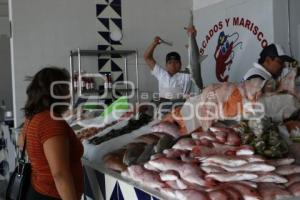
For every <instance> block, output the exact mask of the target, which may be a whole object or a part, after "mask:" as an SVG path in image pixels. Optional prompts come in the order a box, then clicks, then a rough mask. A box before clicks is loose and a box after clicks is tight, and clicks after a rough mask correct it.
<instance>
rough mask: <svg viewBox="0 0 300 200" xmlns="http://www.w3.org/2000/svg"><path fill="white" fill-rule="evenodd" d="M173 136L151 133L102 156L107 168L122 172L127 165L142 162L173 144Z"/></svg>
mask: <svg viewBox="0 0 300 200" xmlns="http://www.w3.org/2000/svg"><path fill="white" fill-rule="evenodd" d="M174 141H175V138H174V137H172V136H171V135H168V134H166V133H151V134H146V135H142V136H140V137H138V138H136V139H135V140H134V141H133V142H132V143H130V144H127V145H125V146H124V147H122V148H121V149H119V150H117V151H114V152H112V153H109V154H107V155H105V156H104V158H103V161H104V164H105V166H106V167H107V168H109V169H112V170H114V171H119V172H122V171H124V170H125V169H127V166H131V165H133V164H144V163H145V162H147V161H149V160H150V157H151V156H152V155H153V154H155V153H161V152H162V151H163V150H165V149H169V148H171V147H172V146H173V144H174Z"/></svg>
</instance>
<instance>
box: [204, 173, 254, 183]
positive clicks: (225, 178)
mask: <svg viewBox="0 0 300 200" xmlns="http://www.w3.org/2000/svg"><path fill="white" fill-rule="evenodd" d="M257 177H258V176H257V175H256V174H253V173H247V172H219V173H211V174H208V175H206V176H205V178H206V179H207V178H212V179H214V180H217V181H220V182H232V181H248V180H252V179H255V178H257Z"/></svg>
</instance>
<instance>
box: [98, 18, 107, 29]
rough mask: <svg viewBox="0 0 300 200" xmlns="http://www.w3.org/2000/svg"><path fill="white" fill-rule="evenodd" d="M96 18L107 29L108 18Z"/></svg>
mask: <svg viewBox="0 0 300 200" xmlns="http://www.w3.org/2000/svg"><path fill="white" fill-rule="evenodd" d="M98 20H99V21H100V22H101V23H102V24H103V25H104V26H105V27H106V28H107V29H109V19H108V18H98Z"/></svg>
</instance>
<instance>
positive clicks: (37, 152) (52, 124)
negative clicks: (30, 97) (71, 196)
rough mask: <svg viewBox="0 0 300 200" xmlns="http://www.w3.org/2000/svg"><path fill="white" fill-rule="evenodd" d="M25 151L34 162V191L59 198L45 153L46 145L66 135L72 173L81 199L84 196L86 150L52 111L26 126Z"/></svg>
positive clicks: (38, 115) (39, 114)
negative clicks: (83, 162) (83, 161)
mask: <svg viewBox="0 0 300 200" xmlns="http://www.w3.org/2000/svg"><path fill="white" fill-rule="evenodd" d="M23 134H24V135H26V140H27V145H26V150H27V153H28V158H29V160H30V162H31V167H32V174H31V184H32V186H33V188H34V189H35V190H36V191H37V192H39V193H41V194H43V195H47V196H50V197H55V198H60V196H59V194H58V191H57V189H56V187H55V183H54V179H53V177H52V175H51V172H50V167H49V164H48V162H47V159H46V157H45V154H44V150H43V143H44V142H45V141H46V140H47V139H49V138H51V137H54V136H58V135H66V136H67V137H68V138H69V142H70V170H71V173H72V175H73V179H74V182H75V187H76V191H77V193H78V194H77V195H78V197H80V196H81V195H82V193H83V169H82V164H81V160H80V159H81V157H82V155H83V146H82V144H81V142H80V140H79V139H78V138H77V137H76V135H75V133H74V131H73V130H72V129H71V128H70V126H69V125H68V124H67V123H66V122H65V121H62V120H54V119H53V118H52V117H51V115H50V112H49V111H43V112H40V113H38V114H36V115H34V116H33V118H32V119H31V120H30V121H29V120H27V121H26V122H25V125H24V128H23Z"/></svg>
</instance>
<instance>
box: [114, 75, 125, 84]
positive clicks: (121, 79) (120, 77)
mask: <svg viewBox="0 0 300 200" xmlns="http://www.w3.org/2000/svg"><path fill="white" fill-rule="evenodd" d="M117 81H124V75H123V74H121V75H120V76H119V77H118V78H116V80H115V82H117Z"/></svg>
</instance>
